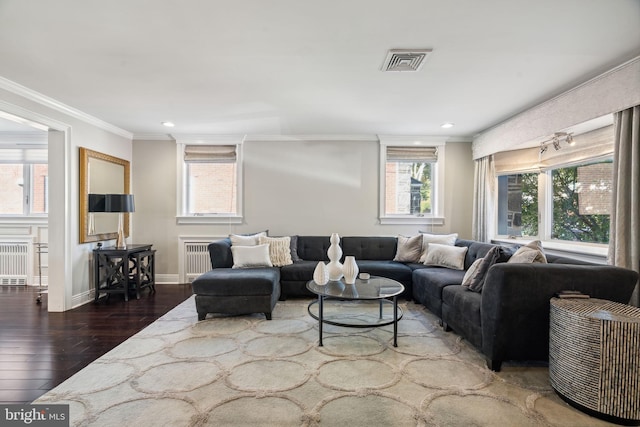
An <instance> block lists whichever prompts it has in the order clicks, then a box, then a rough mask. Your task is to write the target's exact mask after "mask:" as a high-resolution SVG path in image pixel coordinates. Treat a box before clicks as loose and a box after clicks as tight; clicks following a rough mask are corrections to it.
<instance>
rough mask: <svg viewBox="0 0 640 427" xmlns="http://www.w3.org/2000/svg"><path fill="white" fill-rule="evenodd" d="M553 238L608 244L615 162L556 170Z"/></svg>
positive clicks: (552, 180)
mask: <svg viewBox="0 0 640 427" xmlns="http://www.w3.org/2000/svg"><path fill="white" fill-rule="evenodd" d="M551 182H552V186H553V223H552V232H551V238H552V239H559V240H572V241H578V242H590V243H609V212H610V204H611V196H612V195H611V190H612V184H613V163H612V161H611V160H606V161H602V162H597V163H591V164H583V165H579V166H572V167H565V168H558V169H553V170H552V171H551Z"/></svg>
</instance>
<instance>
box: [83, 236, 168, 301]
mask: <svg viewBox="0 0 640 427" xmlns="http://www.w3.org/2000/svg"><path fill="white" fill-rule="evenodd" d="M151 246H152V245H129V246H128V247H127V248H126V249H116V248H115V247H109V248H98V249H94V250H93V259H94V283H95V301H98V300H99V299H100V295H101V294H106V295H107V297H108V296H109V295H110V294H112V293H120V294H124V300H125V301H129V292H135V293H136V298H137V299H139V298H140V290H141V289H144V288H149V289H150V290H151V292H155V291H156V287H155V253H156V251H155V250H154V249H151Z"/></svg>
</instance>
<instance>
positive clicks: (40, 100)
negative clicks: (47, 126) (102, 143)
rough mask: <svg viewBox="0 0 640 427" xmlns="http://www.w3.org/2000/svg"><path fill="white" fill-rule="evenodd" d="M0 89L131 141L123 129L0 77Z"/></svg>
mask: <svg viewBox="0 0 640 427" xmlns="http://www.w3.org/2000/svg"><path fill="white" fill-rule="evenodd" d="M0 89H4V90H6V91H8V92H11V93H14V94H16V95H19V96H21V97H23V98H26V99H28V100H30V101H33V102H35V103H37V104H40V105H42V106H44V107H47V108H51V109H52V110H55V111H58V112H60V113H63V114H66V115H68V116H71V117H73V118H76V119H78V120H81V121H83V122H85V123H88V124H90V125H93V126H95V127H97V128H100V129H102V130H105V131H107V132H111V133H113V134H116V135H119V136H122V137H124V138H127V139H133V134H132V133H131V132H129V131H126V130H124V129H120V128H119V127H117V126H114V125H112V124H109V123H107V122H105V121H103V120H100V119H98V118H97V117H94V116H92V115H89V114H87V113H83V112H82V111H80V110H77V109H75V108H73V107H70V106H68V105H66V104H63V103H62V102H60V101H56V100H55V99H53V98H50V97H48V96H46V95H43V94H41V93H40V92H36V91H35V90H32V89H29V88H27V87H25V86H22V85H20V84H18V83H16V82H14V81H11V80H9V79H6V78H4V77H2V76H0Z"/></svg>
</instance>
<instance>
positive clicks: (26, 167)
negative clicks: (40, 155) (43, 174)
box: [0, 144, 49, 222]
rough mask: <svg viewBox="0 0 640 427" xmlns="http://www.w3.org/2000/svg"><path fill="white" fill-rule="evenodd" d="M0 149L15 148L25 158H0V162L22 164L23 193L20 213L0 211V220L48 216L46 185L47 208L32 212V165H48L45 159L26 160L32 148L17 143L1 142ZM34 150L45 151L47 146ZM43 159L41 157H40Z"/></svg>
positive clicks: (46, 202)
mask: <svg viewBox="0 0 640 427" xmlns="http://www.w3.org/2000/svg"><path fill="white" fill-rule="evenodd" d="M0 149H10V150H13V151H14V152H15V151H17V150H21V151H22V152H23V154H22V156H21V158H22V159H27V160H26V161H24V160H23V161H20V160H19V159H16V161H9V160H6V159H5V161H2V160H0V164H13V165H20V166H22V188H23V194H22V213H20V214H13V213H11V214H10V213H3V212H0V220H1V221H2V222H16V221H17V222H20V221H22V220H30V219H35V220H45V221H46V219H47V218H48V217H49V212H48V208H49V204H48V199H49V195H48V186H47V188H45V208H46V209H47V212H44V213H36V212H33V209H32V206H33V199H34V188H33V187H34V186H33V174H34V169H35V168H34V166H35V165H48V162H47V161H46V160H45V161H35V160H31V161H30V160H28V157H29V155H28V154H26V153H27V152H29V151H33V150H34V148H33V147H31V148H22V147H20V146H19V145H18V144H3V145H2V147H1V148H0ZM35 150H37V151H42V150H44V151H45V152H46V150H47V146H46V145H42V146H41V147H39V148H36V149H35ZM41 160H43V159H41ZM48 176H49V175H48V172H47V177H48Z"/></svg>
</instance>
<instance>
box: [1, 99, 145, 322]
mask: <svg viewBox="0 0 640 427" xmlns="http://www.w3.org/2000/svg"><path fill="white" fill-rule="evenodd" d="M36 100H37V101H38V102H36ZM49 105H51V106H49ZM60 107H65V106H62V104H59V105H56V103H55V102H54V101H53V100H50V99H48V98H46V97H44V96H42V95H40V94H36V93H34V92H32V91H29V90H28V89H26V88H17V91H14V90H7V89H5V88H0V110H3V111H6V112H9V113H11V114H14V115H18V116H21V117H25V118H27V119H30V120H32V121H35V122H38V123H42V124H47V125H48V126H50V127H53V128H54V129H56V130H59V131H60V132H53V134H52V133H51V132H50V136H49V184H50V186H49V255H48V258H49V295H48V299H49V301H48V307H49V311H65V310H69V309H71V308H73V307H74V306H77V305H79V304H82V303H84V302H86V301H88V300H89V293H90V291H91V286H92V280H91V279H90V278H91V277H92V276H91V270H90V257H91V254H92V253H91V251H92V249H93V248H94V246H95V244H80V243H79V241H80V240H79V212H78V211H79V191H78V188H79V163H78V161H79V150H78V148H79V147H87V148H90V149H92V150H95V151H100V152H103V153H106V154H110V155H112V156H116V157H119V158H122V159H125V160H131V157H132V153H131V138H130V137H126V136H123V135H121V134H117V133H114V132H113V131H111V130H105V129H111V128H113V127H112V126H109V125H107V124H106V123H104V127H100V123H98V122H99V121H98V120H95V119H94V120H93V121H94V122H95V123H96V124H95V125H94V124H89V123H88V121H89V122H91V119H92V118H90V117H88V116H86V115H85V116H86V117H84V116H83V115H82V114H78V115H77V116H75V115H73V114H75V113H76V112H74V111H73V110H72V109H68V110H65V108H60ZM62 111H71V113H70V114H66V113H64V112H62ZM77 113H79V112H77ZM78 117H80V118H78ZM113 129H114V130H117V128H113ZM121 133H124V132H121ZM56 134H57V135H56Z"/></svg>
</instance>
